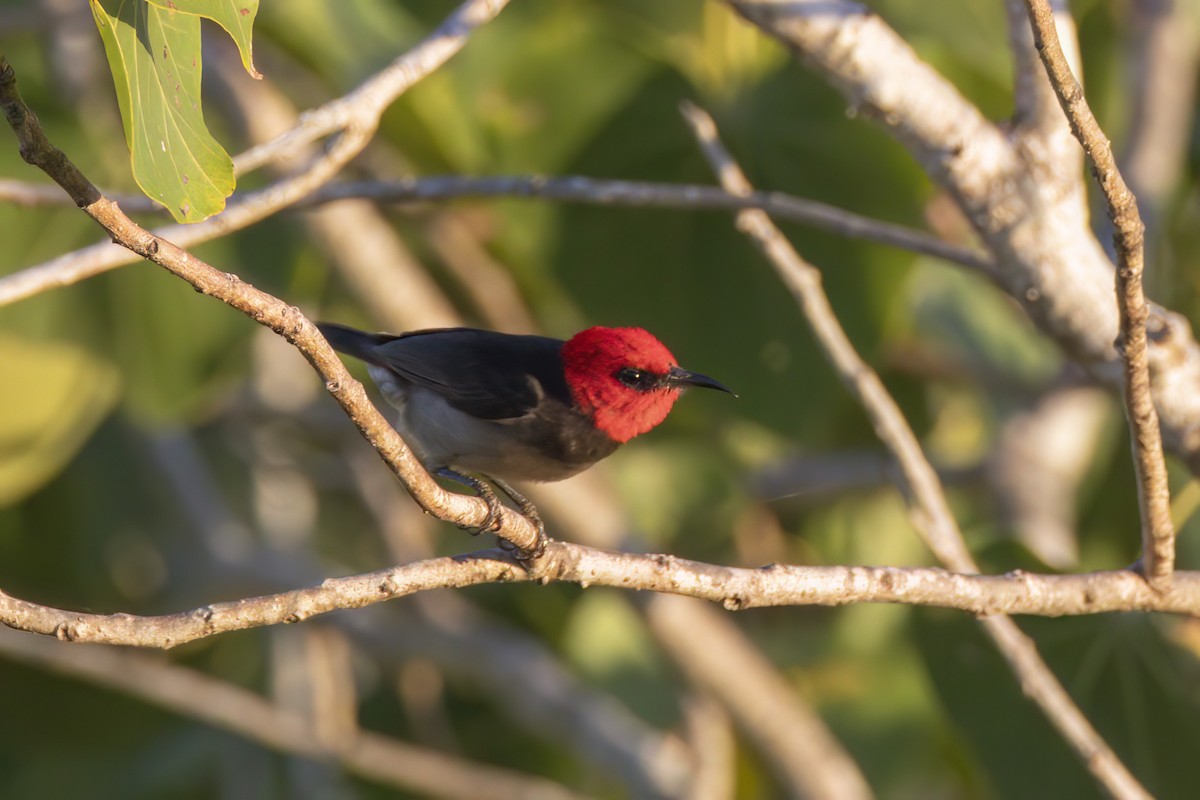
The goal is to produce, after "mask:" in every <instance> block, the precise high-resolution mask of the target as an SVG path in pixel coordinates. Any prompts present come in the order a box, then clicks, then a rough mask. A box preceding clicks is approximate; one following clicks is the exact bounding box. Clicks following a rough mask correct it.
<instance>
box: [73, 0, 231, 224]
mask: <svg viewBox="0 0 1200 800" xmlns="http://www.w3.org/2000/svg"><path fill="white" fill-rule="evenodd" d="M91 6H92V14H93V16H94V17H95V19H96V27H97V28H99V30H100V37H101V39H103V40H104V51H105V53H106V54H107V55H108V63H109V67H110V68H111V69H112V73H113V83H114V84H115V85H116V90H117V101H118V103H119V104H120V107H121V119H122V121H123V122H124V124H125V141H126V144H128V145H129V153H130V157H131V159H132V162H133V177H134V179H135V180H136V181H137V183H138V186H140V187H141V189H142V191H143V192H145V193H146V195H147V196H149V197H150V198H152V199H154V200H157V201H158V202H160V203H162V204H163V205H164V206H165V207H166V208H167V210H168V211H170V212H171V215H172V216H174V217H175V219H176V220H177V221H179V222H199V221H200V220H203V219H206V218H208V217H210V216H212V215H213V214H216V213H217V212H219V211H220V210H221V209H223V208H224V207H225V198H226V197H228V196H229V195H230V193H232V192H233V187H234V183H235V182H234V178H233V160H232V159H231V158H230V157H229V154H228V153H226V152H225V150H224V149H223V148H222V147H221V145H220V144H219V143H218V142H217V140H216V139H214V138H213V136H212V134H211V133H209V132H208V128H207V127H206V126H205V124H204V115H203V112H202V111H201V108H200V18H199V17H197V16H195V15H193V14H184V13H181V12H178V11H171V10H164V9H162V8H159V7H158V6H153V5H150V4H148V3H146V2H144V0H91Z"/></svg>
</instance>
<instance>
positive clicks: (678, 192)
mask: <svg viewBox="0 0 1200 800" xmlns="http://www.w3.org/2000/svg"><path fill="white" fill-rule="evenodd" d="M49 188H51V187H44V186H40V185H37V184H25V183H20V182H17V181H0V200H9V201H10V202H13V203H18V204H20V205H26V206H29V205H44V204H46V203H47V202H48V198H49V196H50V192H48V191H47V189H49ZM55 194H57V195H58V197H59V198H60V199H59V200H58V201H56V202H62V199H61V198H62V195H61V193H57V192H55ZM267 196H268V190H266V189H264V190H260V191H258V192H253V193H251V194H250V195H247V196H245V197H244V198H242V197H235V198H234V199H232V200H231V201H230V206H229V210H228V211H226V212H225V213H224V214H221V215H218V216H216V217H213V218H212V219H211V220H208V221H206V222H201V223H197V224H194V225H187V226H179V225H170V226H167V227H164V228H161V229H158V230H156V231H155V233H156V234H158V235H160V236H162V237H163V238H167V239H170V240H171V241H173V242H176V243H177V244H179V245H180V246H182V247H187V246H191V245H194V244H198V243H200V242H203V241H207V240H209V239H212V238H215V237H216V236H221V235H224V234H227V233H230V232H231V231H234V230H239V229H241V228H243V227H246V226H247V225H249V224H251V223H252V222H256V221H258V219H260V218H261V216H260V215H257V212H256V214H255V215H250V214H246V213H245V212H243V211H241V210H240V209H243V207H254V208H257V207H259V206H261V205H262V203H263V202H264V200H265V199H266V198H267ZM460 197H522V198H530V199H537V198H540V199H545V200H557V201H559V202H565V203H582V204H588V205H600V206H608V205H616V206H633V207H639V208H678V209H688V210H698V209H711V210H721V211H738V210H742V209H746V208H760V209H763V210H765V211H769V212H770V213H771V214H773V215H775V216H777V217H779V218H780V219H786V220H790V221H792V222H798V223H801V224H804V225H810V226H812V227H814V228H817V229H819V230H824V231H829V232H831V233H834V234H837V235H840V236H845V237H848V238H852V239H862V240H863V241H868V242H875V243H877V244H883V245H888V246H890V247H897V248H900V249H902V250H908V251H910V252H914V253H921V254H924V255H930V256H933V257H935V258H940V259H944V260H945V261H948V262H951V263H954V264H961V265H962V266H965V267H967V268H969V269H971V270H974V271H976V272H980V273H982V274H983V275H985V276H987V277H989V278H992V279H993V280H995V279H996V273H995V266H994V264H993V263H992V261H991V259H990V258H988V256H987V255H985V254H984V253H981V252H979V251H978V250H975V249H972V248H969V247H962V246H960V245H955V244H951V243H949V242H945V241H942V240H941V239H938V238H937V237H935V236H931V235H930V234H927V233H924V232H922V231H918V230H913V229H912V228H906V227H904V226H903V225H895V224H892V223H888V222H881V221H879V220H875V219H871V218H870V217H864V216H861V215H859V214H854V213H852V212H850V211H845V210H843V209H840V208H837V207H836V206H830V205H827V204H825V203H818V202H816V201H814V200H806V199H803V198H800V197H795V196H792V195H787V194H783V193H781V192H753V193H751V194H750V195H748V196H745V197H739V196H737V195H733V194H730V193H729V192H726V191H724V190H722V189H721V188H720V187H717V186H699V185H690V184H667V183H647V182H640V181H621V180H604V179H600V178H588V177H583V176H572V175H566V176H562V177H553V178H551V177H541V176H537V175H497V176H493V177H482V178H473V177H462V176H453V175H443V176H438V175H434V176H430V177H426V178H408V179H402V180H396V181H347V182H342V183H330V184H327V185H325V186H322V187H321V188H319V189H316V190H315V191H313V192H312V193H311V194H309V195H307V197H305V198H304V199H303V200H299V201H297V202H296V203H295V205H296V206H297V207H300V208H308V207H313V206H318V205H322V204H325V203H331V202H335V201H338V200H348V199H367V200H374V201H375V202H379V203H398V204H399V203H414V202H421V201H433V200H449V199H454V198H460ZM143 201H144V202H143ZM120 205H121V206H122V208H124V209H126V210H130V206H131V205H132V206H133V208H134V209H135V210H139V211H146V210H152V207H153V204H152V203H150V201H149V200H148V199H146V198H140V199H139V198H136V197H131V198H128V199H126V200H122V201H121V202H120ZM281 207H282V206H276V205H272V206H270V207H269V210H268V212H267V213H272V212H274V211H276V210H279V209H280V208H281ZM231 215H236V216H235V217H233V218H231ZM136 260H137V259H136V258H135V257H134V256H131V255H130V254H129V253H127V252H125V251H124V250H121V249H119V248H113V247H111V246H110V245H108V244H103V245H92V246H89V247H84V248H81V249H79V250H76V251H74V252H72V253H67V254H64V255H62V256H58V257H56V258H54V259H51V260H50V261H46V262H44V263H42V264H38V265H35V266H32V267H27V268H26V269H24V270H22V271H20V272H16V273H14V274H12V275H9V276H6V277H4V278H0V306H3V305H7V304H9V303H14V302H16V301H18V300H22V299H24V298H27V297H30V296H32V295H35V294H37V293H39V292H41V291H44V290H46V289H51V288H56V287H61V286H68V285H70V284H73V283H76V282H78V281H81V280H84V279H86V278H90V277H92V276H94V275H98V274H100V273H102V272H105V271H107V270H110V269H115V268H117V267H120V266H123V265H125V264H130V263H133V262H134V261H136Z"/></svg>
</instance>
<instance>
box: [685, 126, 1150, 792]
mask: <svg viewBox="0 0 1200 800" xmlns="http://www.w3.org/2000/svg"><path fill="white" fill-rule="evenodd" d="M683 113H684V116H685V117H686V118H687V120H688V122H689V123H690V124H691V126H692V129H693V132H694V133H695V135H696V138H697V140H698V141H699V142H700V146H701V148H702V149H703V150H704V154H705V156H706V157H707V158H708V160H709V163H710V164H712V166H713V170H714V171H715V172H716V173H717V175H718V177H719V179H720V181H721V183H722V185H724V186H725V188H726V189H727V190H729V191H731V192H742V193H745V192H749V191H752V188H751V186H750V183H749V181H747V180H746V176H745V175H744V174H743V173H742V170H741V168H740V167H738V165H737V163H736V162H734V160H733V158H732V157H731V156H730V155H729V153H728V152H727V151H726V150H725V148H724V146H723V145H722V144H721V142H720V140H719V139H718V138H717V130H716V125H715V124H714V123H713V121H712V118H711V117H709V116H708V115H707V114H706V113H704V112H703V111H701V110H700V109H698V108H696V107H695V106H692V105H690V104H687V105H685V107H684V109H683ZM738 227H739V228H740V229H741V230H742V231H744V232H745V233H746V234H747V235H748V236H749V237H750V238H751V240H752V241H753V242H754V244H755V245H757V246H758V247H759V249H760V250H762V252H763V253H764V255H766V257H767V259H768V260H769V261H770V262H771V264H772V265H773V266H774V267H775V270H776V272H778V274H779V276H780V278H781V279H782V280H783V282H784V283H785V284H786V285H787V287H788V289H789V290H791V292H792V294H793V295H794V296H795V298H796V302H797V303H798V304H799V305H800V307H801V309H802V311H803V312H804V316H805V318H806V319H807V321H808V323H809V325H810V326H811V327H812V329H813V332H814V333H815V334H816V338H817V340H818V342H819V343H820V345H821V347H822V348H823V349H824V350H825V355H826V357H827V358H828V359H829V361H830V363H831V364H832V365H833V367H834V369H835V370H836V371H837V373H838V375H839V377H841V379H842V382H843V383H844V384H845V385H846V388H847V389H849V390H850V392H851V394H853V395H854V396H855V397H856V398H857V399H858V401H859V403H860V404H861V405H862V407H863V409H864V410H865V411H866V412H867V416H868V417H869V418H870V419H871V422H872V424H873V425H874V427H875V433H876V435H877V436H879V438H880V440H881V441H882V442H883V443H884V445H886V446H887V448H888V449H889V450H890V451H891V452H892V455H893V456H894V457H895V459H896V462H897V464H898V465H899V468H900V469H899V476H898V483H899V485H900V489H901V491H902V492H903V494H904V496H905V500H906V503H907V505H908V508H909V516H910V518H911V519H912V522H913V525H914V527H916V529H917V531H918V533H920V534H921V537H922V538H923V539H924V540H925V543H926V544H927V546H928V547H929V548H930V550H932V551H933V553H934V555H936V556H937V558H938V560H939V561H941V562H942V563H943V564H945V565H946V566H948V567H949V568H951V569H953V570H956V571H959V572H977V571H978V567H976V565H975V561H974V559H973V558H972V557H971V554H970V552H969V551H968V550H967V547H966V543H965V541H964V540H963V536H962V532H961V531H960V530H959V529H958V523H957V522H956V521H955V520H954V516H953V514H952V513H951V512H950V506H949V503H948V502H947V501H946V496H945V492H944V491H943V490H942V485H941V482H940V481H939V480H938V476H937V473H936V472H935V471H934V469H933V467H932V466H931V465H930V463H929V461H928V459H926V458H925V454H924V453H923V452H922V450H921V446H920V444H919V442H918V441H917V438H916V436H915V435H914V434H913V432H912V428H910V427H909V425H908V422H907V421H906V420H905V419H904V415H903V414H902V413H901V411H900V407H899V406H898V405H897V404H896V401H895V400H894V399H893V398H892V396H891V395H890V394H889V393H888V391H887V389H886V387H884V385H883V382H882V381H881V380H880V379H879V376H878V374H876V372H875V371H874V370H873V369H871V367H870V366H869V365H868V364H867V363H866V362H865V361H863V360H862V357H861V356H860V355H859V354H858V352H857V351H856V350H855V349H854V345H853V344H852V343H851V342H850V339H849V338H848V337H847V336H846V332H845V330H843V329H842V326H841V324H840V323H839V322H838V320H837V316H836V315H835V314H834V312H833V308H832V307H831V306H830V303H829V298H828V297H827V296H826V295H825V291H824V289H823V288H822V287H821V273H820V270H818V269H817V268H816V267H814V266H813V265H812V264H810V263H808V262H807V261H805V260H804V259H803V258H802V257H801V256H800V254H799V253H797V252H796V251H795V249H794V248H793V247H792V245H791V243H790V242H788V241H787V239H786V238H784V236H783V234H781V233H780V232H779V229H778V228H776V227H775V225H774V224H773V223H772V222H771V220H770V219H769V218H768V217H767V215H766V214H765V213H763V212H761V211H743V212H741V213H740V214H739V215H738ZM981 623H982V624H983V627H984V630H985V631H987V633H988V635H989V636H991V638H992V640H993V641H994V642H995V643H996V645H997V647H998V649H999V650H1000V652H1001V654H1002V655H1003V656H1004V658H1005V659H1006V660H1007V661H1008V663H1009V666H1010V668H1011V669H1012V670H1013V672H1014V673H1015V674H1016V675H1017V677H1018V679H1019V680H1020V682H1021V686H1022V688H1023V689H1024V691H1025V693H1026V694H1028V695H1029V696H1030V697H1032V698H1033V700H1034V701H1035V702H1037V704H1038V705H1039V706H1041V708H1042V711H1043V712H1044V713H1045V714H1046V716H1047V717H1048V718H1049V720H1050V722H1051V724H1053V725H1054V726H1055V727H1056V728H1057V729H1058V731H1059V733H1060V734H1062V735H1063V737H1064V738H1065V739H1066V740H1067V741H1068V743H1069V744H1070V745H1071V746H1072V747H1073V748H1074V749H1075V752H1076V754H1077V755H1078V756H1079V758H1080V760H1082V761H1083V763H1084V764H1085V765H1086V766H1087V767H1088V769H1089V770H1090V771H1091V772H1092V774H1093V776H1094V777H1095V778H1096V779H1097V780H1098V781H1099V782H1100V784H1101V785H1102V786H1103V787H1104V788H1105V789H1106V790H1108V791H1109V792H1110V793H1112V794H1113V795H1115V796H1118V797H1129V798H1135V797H1136V798H1148V797H1149V795H1148V794H1147V793H1146V791H1145V789H1143V788H1142V787H1141V785H1140V784H1139V783H1138V782H1137V779H1135V778H1134V777H1133V775H1131V774H1130V773H1129V771H1128V770H1127V769H1126V768H1125V765H1124V764H1122V763H1121V760H1120V759H1119V758H1117V755H1116V753H1114V752H1113V751H1112V749H1111V748H1110V747H1109V746H1108V744H1107V743H1106V742H1105V741H1104V740H1103V739H1102V738H1101V737H1100V735H1099V734H1098V733H1097V732H1096V730H1095V729H1094V728H1093V727H1092V725H1091V723H1089V722H1088V720H1087V718H1086V717H1084V716H1083V712H1081V711H1080V710H1079V708H1078V706H1076V705H1075V704H1074V702H1073V701H1072V700H1071V698H1070V696H1069V695H1068V694H1067V692H1066V690H1065V689H1064V688H1063V687H1062V684H1060V683H1059V682H1058V680H1057V678H1055V677H1054V673H1052V672H1051V671H1050V668H1049V667H1048V666H1047V665H1046V663H1045V662H1044V661H1043V660H1042V658H1041V656H1040V655H1039V654H1038V652H1037V648H1036V647H1035V645H1034V644H1033V641H1032V640H1030V639H1029V638H1028V637H1027V636H1025V635H1024V634H1023V633H1021V631H1020V629H1019V628H1018V627H1017V626H1016V623H1014V622H1013V621H1012V620H1011V619H1010V618H1008V617H1006V616H993V617H987V618H985V619H983V620H981Z"/></svg>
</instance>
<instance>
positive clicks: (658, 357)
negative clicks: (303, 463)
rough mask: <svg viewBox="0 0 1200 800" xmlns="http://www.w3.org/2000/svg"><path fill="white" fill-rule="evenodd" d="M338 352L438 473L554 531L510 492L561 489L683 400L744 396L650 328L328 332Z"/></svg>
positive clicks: (493, 517) (338, 328)
mask: <svg viewBox="0 0 1200 800" xmlns="http://www.w3.org/2000/svg"><path fill="white" fill-rule="evenodd" d="M317 327H318V328H320V330H321V333H322V334H324V336H325V338H326V339H327V340H328V341H329V344H330V345H332V346H333V348H334V349H335V350H339V351H341V352H343V353H345V354H347V355H351V356H354V357H355V358H359V359H361V360H363V361H365V362H366V363H367V371H368V372H369V373H370V375H371V379H372V380H374V381H375V383H376V385H378V386H379V389H380V391H381V392H382V393H383V396H384V398H385V399H386V400H387V401H388V402H389V403H390V404H391V405H393V406H395V407H396V408H397V409H398V410H399V411H400V415H399V418H398V419H397V424H396V429H397V430H398V431H399V433H400V435H401V436H402V437H403V438H404V441H405V442H407V443H408V444H409V446H410V447H412V449H413V451H414V452H415V454H416V455H417V457H418V458H419V459H420V461H421V463H422V464H423V465H424V466H425V468H426V469H428V470H429V471H430V472H432V473H434V474H436V475H440V476H442V477H444V478H448V479H450V480H454V481H456V482H458V483H461V484H463V485H465V486H469V487H471V488H472V489H474V490H475V491H476V492H477V493H478V494H479V496H480V497H482V498H483V499H484V500H485V501H487V503H488V508H489V509H490V513H489V515H488V518H487V520H486V521H485V522H484V524H483V525H482V526H481V527H480V531H485V530H490V529H492V528H493V527H494V526H495V525H496V524H497V523H498V521H499V514H500V501H499V500H498V499H497V498H496V495H495V493H494V492H492V491H491V489H490V488H489V487H488V486H487V484H485V483H483V482H482V481H481V480H479V479H478V478H474V477H471V476H470V475H467V474H464V473H475V474H478V475H481V476H483V477H485V478H487V479H488V480H489V481H490V482H491V483H492V484H494V485H495V486H497V487H498V488H500V489H501V490H502V491H504V493H505V494H507V495H508V496H509V497H511V498H512V499H513V500H514V501H515V502H516V503H517V504H518V505H519V506H520V507H521V511H522V512H523V513H524V514H525V515H526V516H527V517H529V518H530V520H531V521H532V522H533V523H534V524H535V526H536V527H537V529H538V534H539V538H538V545H537V547H536V548H535V549H534V551H533V553H532V554H531V555H530V554H526V555H527V556H528V557H536V556H537V555H538V554H540V552H541V549H542V547H543V546H544V540H545V532H544V527H543V525H542V522H541V517H540V516H539V515H538V513H537V509H536V507H535V506H534V505H533V503H531V502H530V501H529V500H528V499H527V498H526V497H525V496H524V495H522V494H521V493H520V492H517V491H516V490H515V489H513V488H512V486H510V485H509V484H508V483H507V482H508V481H539V482H540V481H559V480H563V479H564V478H569V477H571V476H572V475H575V474H576V473H578V472H581V471H583V470H585V469H587V468H588V467H590V466H592V465H593V464H595V463H596V462H597V461H599V460H600V459H602V458H604V457H606V456H608V455H611V454H612V452H613V451H614V450H616V449H617V447H618V446H619V445H621V444H624V443H625V442H627V441H629V440H630V439H632V438H633V437H635V436H637V435H638V434H641V433H645V432H646V431H649V430H650V429H651V428H653V427H654V426H656V425H658V424H659V423H660V422H662V421H663V420H664V419H666V416H667V413H668V412H670V410H671V407H672V406H673V405H674V404H675V401H676V400H678V399H679V395H680V392H681V391H682V390H683V389H684V388H686V387H688V386H702V387H705V388H709V389H719V390H721V391H723V392H729V393H730V394H733V392H732V391H731V390H730V389H729V388H727V387H726V386H724V385H723V384H721V383H719V382H717V381H715V380H713V379H712V378H709V377H708V376H706V375H701V374H699V373H696V372H688V371H687V370H685V369H681V368H680V367H679V365H678V364H677V363H676V361H675V357H674V356H673V355H671V352H670V351H669V350H668V349H667V348H666V346H664V345H663V344H662V342H660V341H658V339H656V338H655V337H654V336H653V335H651V334H650V333H648V332H646V331H644V330H642V329H641V328H603V327H594V328H588V329H587V330H585V331H582V332H580V333H577V334H575V336H573V337H571V338H570V339H568V340H567V341H565V342H564V341H563V340H561V339H552V338H549V337H546V336H519V335H514V334H508V333H496V332H494V331H486V330H478V329H474V328H435V329H429V330H419V331H411V332H409V333H402V334H399V335H392V334H386V333H366V332H364V331H360V330H356V329H354V328H349V327H346V326H344V325H335V324H331V323H325V322H322V323H317Z"/></svg>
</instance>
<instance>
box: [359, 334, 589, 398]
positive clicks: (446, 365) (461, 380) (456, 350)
mask: <svg viewBox="0 0 1200 800" xmlns="http://www.w3.org/2000/svg"><path fill="white" fill-rule="evenodd" d="M562 344H563V343H562V341H561V340H559V339H551V338H548V337H545V336H516V335H512V334H503V333H494V332H492V331H480V330H475V329H472V328H440V329H434V330H426V331H414V332H412V333H406V334H402V335H400V336H396V337H394V338H389V339H388V340H387V341H378V340H377V341H376V343H375V345H374V347H373V348H371V358H369V359H367V360H368V361H371V362H372V363H375V364H377V365H379V366H382V367H387V368H388V369H390V370H392V371H393V372H395V373H396V374H397V375H398V376H400V377H401V378H403V379H404V380H406V381H409V382H411V383H413V384H416V385H417V386H423V387H425V388H427V389H430V390H432V391H435V392H437V393H438V394H440V395H442V396H443V397H445V398H446V400H447V402H449V403H450V405H452V406H454V407H455V408H456V409H458V410H459V411H462V412H464V413H466V414H470V415H471V416H473V417H479V418H481V419H513V418H516V417H522V416H525V415H526V414H528V413H529V412H530V411H532V410H533V409H534V408H536V407H537V405H538V403H539V402H541V400H542V398H543V397H550V398H553V399H555V400H559V401H561V402H563V403H566V404H567V405H570V404H571V398H570V393H569V391H568V389H567V384H566V380H565V378H564V377H563V370H562V357H561V355H560V354H559V351H560V350H561V348H562Z"/></svg>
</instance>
